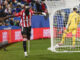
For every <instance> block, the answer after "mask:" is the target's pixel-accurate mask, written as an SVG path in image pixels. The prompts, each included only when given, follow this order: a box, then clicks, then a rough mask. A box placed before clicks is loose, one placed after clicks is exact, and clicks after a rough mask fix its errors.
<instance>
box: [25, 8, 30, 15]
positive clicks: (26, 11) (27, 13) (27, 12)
mask: <svg viewBox="0 0 80 60" xmlns="http://www.w3.org/2000/svg"><path fill="white" fill-rule="evenodd" d="M25 14H26V16H28V15H29V8H27V9H26V10H25Z"/></svg>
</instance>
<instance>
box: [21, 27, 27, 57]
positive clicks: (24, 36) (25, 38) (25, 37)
mask: <svg viewBox="0 0 80 60" xmlns="http://www.w3.org/2000/svg"><path fill="white" fill-rule="evenodd" d="M21 33H22V36H23V49H24V54H25V56H28V54H27V49H26V40H27V35H26V34H27V32H26V28H25V27H24V28H23V27H22V31H21Z"/></svg>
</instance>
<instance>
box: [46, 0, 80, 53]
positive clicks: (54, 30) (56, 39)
mask: <svg viewBox="0 0 80 60" xmlns="http://www.w3.org/2000/svg"><path fill="white" fill-rule="evenodd" d="M45 3H46V5H47V9H48V12H49V22H50V35H51V47H50V48H48V49H49V50H51V51H52V52H80V39H79V38H80V32H79V31H80V27H79V26H78V28H77V32H76V36H75V37H76V39H75V46H74V47H73V45H72V43H73V40H72V33H68V34H67V35H66V38H65V39H64V43H63V44H59V43H60V42H61V41H62V36H63V33H64V30H65V29H66V25H67V21H68V18H69V17H68V16H69V14H70V13H71V12H72V10H73V8H74V7H76V8H77V9H78V11H79V10H80V4H79V3H80V1H79V0H45Z"/></svg>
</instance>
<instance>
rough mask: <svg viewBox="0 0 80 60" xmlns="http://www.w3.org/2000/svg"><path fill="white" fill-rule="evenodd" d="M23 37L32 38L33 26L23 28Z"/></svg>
mask: <svg viewBox="0 0 80 60" xmlns="http://www.w3.org/2000/svg"><path fill="white" fill-rule="evenodd" d="M21 33H22V35H26V36H27V39H30V36H31V26H30V27H21Z"/></svg>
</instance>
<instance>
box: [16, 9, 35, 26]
mask: <svg viewBox="0 0 80 60" xmlns="http://www.w3.org/2000/svg"><path fill="white" fill-rule="evenodd" d="M33 13H34V12H33V11H32V10H31V9H30V10H29V15H28V16H26V14H25V10H22V11H21V12H19V13H16V14H15V16H17V17H19V16H20V17H21V21H20V26H21V27H29V26H31V17H32V15H33Z"/></svg>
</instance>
